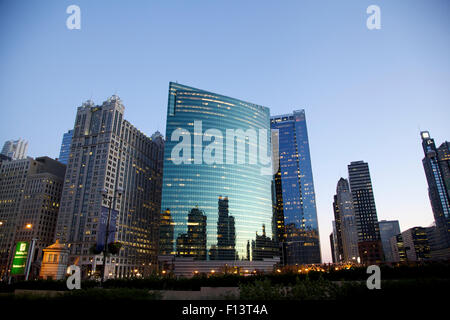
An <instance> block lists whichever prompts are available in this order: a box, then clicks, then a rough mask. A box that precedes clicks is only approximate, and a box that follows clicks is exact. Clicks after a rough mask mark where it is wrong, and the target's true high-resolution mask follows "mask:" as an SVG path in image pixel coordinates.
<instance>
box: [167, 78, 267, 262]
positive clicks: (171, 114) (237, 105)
mask: <svg viewBox="0 0 450 320" xmlns="http://www.w3.org/2000/svg"><path fill="white" fill-rule="evenodd" d="M264 130H265V133H266V134H265V135H264V134H262V133H264ZM258 133H259V143H258V138H257V137H258ZM166 137H167V138H166V139H167V141H166V145H165V153H164V174H163V191H162V205H161V221H162V225H161V232H160V247H161V250H160V254H161V261H163V260H164V259H172V258H173V257H174V256H177V255H178V257H177V259H178V260H177V261H180V260H179V259H180V250H178V248H180V247H181V246H183V248H186V244H189V241H190V240H189V239H190V236H189V232H190V230H192V232H194V230H193V229H192V226H193V223H194V222H193V214H194V213H195V216H196V217H198V219H195V220H196V222H195V223H200V224H201V227H202V229H201V230H199V231H201V232H200V233H199V234H201V237H200V239H201V246H200V247H201V248H202V249H201V254H195V255H194V259H196V261H195V263H193V264H192V265H191V266H192V267H193V268H194V267H195V268H197V269H196V270H199V269H198V268H199V266H206V264H205V263H203V262H201V260H202V259H203V260H204V261H206V262H211V263H214V264H215V265H219V264H220V261H230V260H233V261H236V263H239V261H240V260H245V259H247V253H248V252H249V250H247V244H248V243H251V241H252V240H254V239H255V235H256V231H258V230H261V226H262V225H263V224H265V225H268V226H270V225H271V223H272V220H273V219H272V218H273V217H272V214H273V212H272V200H271V180H272V175H271V171H270V172H268V174H262V171H261V170H262V169H263V168H271V163H267V164H262V163H261V161H256V163H255V162H253V163H252V162H251V159H250V158H251V156H253V155H256V154H257V153H258V152H253V153H250V152H249V153H247V152H246V151H247V148H249V150H252V151H253V150H254V148H256V147H261V145H265V146H266V147H267V149H266V156H267V157H268V158H269V161H270V148H271V147H270V121H269V109H268V108H266V107H262V106H259V105H256V104H253V103H249V102H245V101H241V100H238V99H233V98H230V97H226V96H223V95H219V94H216V93H212V92H208V91H204V90H200V89H195V88H192V87H188V86H185V85H181V84H178V83H172V82H171V83H170V85H169V99H168V112H167V126H166ZM225 137H226V139H225ZM181 138H182V140H180V139H181ZM255 139H256V140H255ZM236 145H237V147H236V148H235V146H236ZM180 147H181V148H180ZM260 151H261V149H260ZM230 152H231V156H230ZM259 160H260V159H259ZM193 208H195V212H194V213H193V212H192V210H194V209H193ZM198 212H201V217H202V218H201V219H200V214H198ZM203 217H204V218H203ZM197 220H198V221H197ZM204 225H205V229H203V226H204ZM203 230H206V242H203ZM271 230H272V229H269V230H268V231H266V233H267V235H266V236H267V237H270V238H271V239H272V238H273V235H272V231H271ZM192 237H193V235H192ZM200 239H199V240H200ZM204 244H205V245H206V250H207V251H208V252H207V254H206V255H205V254H204V252H203V248H204ZM185 252H186V251H185ZM192 252H194V251H192ZM183 255H184V254H183ZM171 257H172V258H171ZM187 257H189V255H187ZM249 258H250V260H254V257H249ZM212 261H214V262H212ZM170 263H172V264H175V263H176V261H175V260H171V262H170ZM210 265H211V264H210ZM205 268H206V267H205Z"/></svg>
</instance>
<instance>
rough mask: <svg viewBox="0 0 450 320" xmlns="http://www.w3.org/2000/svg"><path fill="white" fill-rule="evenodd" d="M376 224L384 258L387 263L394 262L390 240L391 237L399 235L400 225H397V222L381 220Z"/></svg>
mask: <svg viewBox="0 0 450 320" xmlns="http://www.w3.org/2000/svg"><path fill="white" fill-rule="evenodd" d="M378 224H379V226H380V237H381V243H382V244H383V252H384V258H385V260H386V261H387V262H395V260H394V254H393V253H392V248H391V244H390V240H391V238H392V237H395V236H397V235H398V234H400V224H399V223H398V220H393V221H386V220H381V221H380V222H379V223H378Z"/></svg>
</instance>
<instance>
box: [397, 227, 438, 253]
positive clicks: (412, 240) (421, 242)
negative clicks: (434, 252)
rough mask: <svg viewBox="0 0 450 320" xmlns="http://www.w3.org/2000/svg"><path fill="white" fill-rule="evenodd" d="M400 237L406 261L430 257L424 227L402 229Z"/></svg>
mask: <svg viewBox="0 0 450 320" xmlns="http://www.w3.org/2000/svg"><path fill="white" fill-rule="evenodd" d="M402 239H403V245H404V249H405V251H406V257H407V260H408V261H424V260H430V259H431V254H430V245H429V243H428V235H427V230H426V228H423V227H414V228H410V229H408V230H406V231H403V232H402Z"/></svg>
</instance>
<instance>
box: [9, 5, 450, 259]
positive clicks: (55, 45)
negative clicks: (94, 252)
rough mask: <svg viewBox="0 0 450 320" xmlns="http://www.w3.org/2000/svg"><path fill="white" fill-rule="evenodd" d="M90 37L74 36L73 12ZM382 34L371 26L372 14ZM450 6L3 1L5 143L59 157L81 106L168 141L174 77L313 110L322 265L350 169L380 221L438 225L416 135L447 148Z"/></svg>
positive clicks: (282, 107) (286, 109) (286, 107)
mask: <svg viewBox="0 0 450 320" xmlns="http://www.w3.org/2000/svg"><path fill="white" fill-rule="evenodd" d="M72 4H75V5H78V6H79V7H80V10H81V29H80V30H69V29H68V28H67V27H66V20H67V18H68V17H69V14H68V13H66V9H67V7H68V6H69V5H72ZM372 4H375V5H378V6H379V7H380V10H381V29H378V30H377V29H375V30H369V29H368V28H367V26H366V20H367V18H368V17H369V16H370V14H367V13H366V9H367V7H368V6H369V5H372ZM449 58H450V1H446V0H442V1H438V0H396V1H393V0H389V1H382V0H370V1H365V0H354V1H335V0H330V1H318V0H309V1H307V0H304V1H300V0H297V1H262V0H258V1H256V0H249V1H242V0H237V1H235V0H216V1H211V0H205V1H204V0H190V1H186V0H185V1H176V0H173V1H163V0H160V1H156V0H154V1H137V0H136V1H124V0H121V1H119V0H117V1H100V0H97V1H76V0H70V1H63V0H54V1H44V0H42V1H20V0H19V1H17V0H15V1H12V0H10V1H6V0H4V1H0V101H1V103H0V144H2V143H3V142H4V141H6V140H10V139H18V138H23V139H26V140H28V141H29V150H28V153H29V155H30V156H32V157H36V156H43V155H47V156H50V157H53V158H54V157H58V155H59V148H60V144H61V140H62V135H63V133H64V132H66V131H67V130H68V129H71V128H72V127H73V123H74V120H75V114H76V108H77V107H78V106H80V105H81V104H82V103H83V102H84V101H85V100H87V99H92V100H93V101H94V102H95V103H97V104H101V103H102V102H103V101H104V100H106V99H107V98H108V97H109V96H111V95H113V94H117V95H119V96H120V98H121V100H122V101H123V103H124V105H125V108H126V109H125V118H126V119H127V120H128V121H130V122H131V123H132V124H133V125H135V126H136V127H137V128H139V129H140V130H141V131H143V132H144V133H146V134H147V135H149V136H150V135H151V134H152V133H153V132H154V131H156V130H159V131H161V132H162V133H163V134H164V133H165V121H166V110H167V97H168V86H169V81H178V82H179V83H182V84H185V85H188V86H192V87H196V88H200V89H204V90H207V91H212V92H216V93H219V94H223V95H227V96H230V97H233V98H238V99H242V100H245V101H250V102H253V103H256V104H260V105H263V106H266V107H269V108H270V109H271V114H272V115H277V114H284V113H290V112H292V111H293V110H296V109H305V110H306V117H307V123H308V134H309V140H310V150H311V159H312V167H313V176H314V183H315V191H316V198H317V213H318V218H319V230H320V237H321V247H322V257H323V260H324V261H325V262H329V261H331V251H330V243H329V238H328V237H329V234H330V233H331V231H332V227H331V221H332V220H333V210H332V201H333V195H334V194H335V191H336V184H337V182H338V180H339V178H340V177H345V178H346V177H347V176H348V174H347V165H348V164H349V163H350V162H351V161H357V160H364V161H366V162H368V163H369V167H370V171H371V177H372V183H373V189H374V195H375V201H376V206H377V212H378V218H379V220H399V222H400V227H401V229H402V230H406V229H408V228H410V227H414V226H429V225H430V224H431V223H432V222H433V215H432V211H431V206H430V202H429V199H428V193H427V184H426V179H425V174H424V171H423V167H422V163H421V160H422V158H423V151H422V148H421V141H420V136H419V132H420V130H429V131H430V134H431V136H432V137H433V138H434V139H435V140H436V143H437V144H438V145H440V143H442V142H444V141H445V140H450V130H449V125H448V124H449V118H450V104H449V101H450V59H449Z"/></svg>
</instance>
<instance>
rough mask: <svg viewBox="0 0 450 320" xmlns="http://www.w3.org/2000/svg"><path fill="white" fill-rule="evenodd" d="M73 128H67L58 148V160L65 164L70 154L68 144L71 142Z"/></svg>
mask: <svg viewBox="0 0 450 320" xmlns="http://www.w3.org/2000/svg"><path fill="white" fill-rule="evenodd" d="M72 136H73V130H69V131H67V132H66V133H64V135H63V139H62V143H61V149H60V150H59V158H58V161H59V162H61V163H64V164H66V165H67V162H68V161H69V156H70V144H71V143H72Z"/></svg>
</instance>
